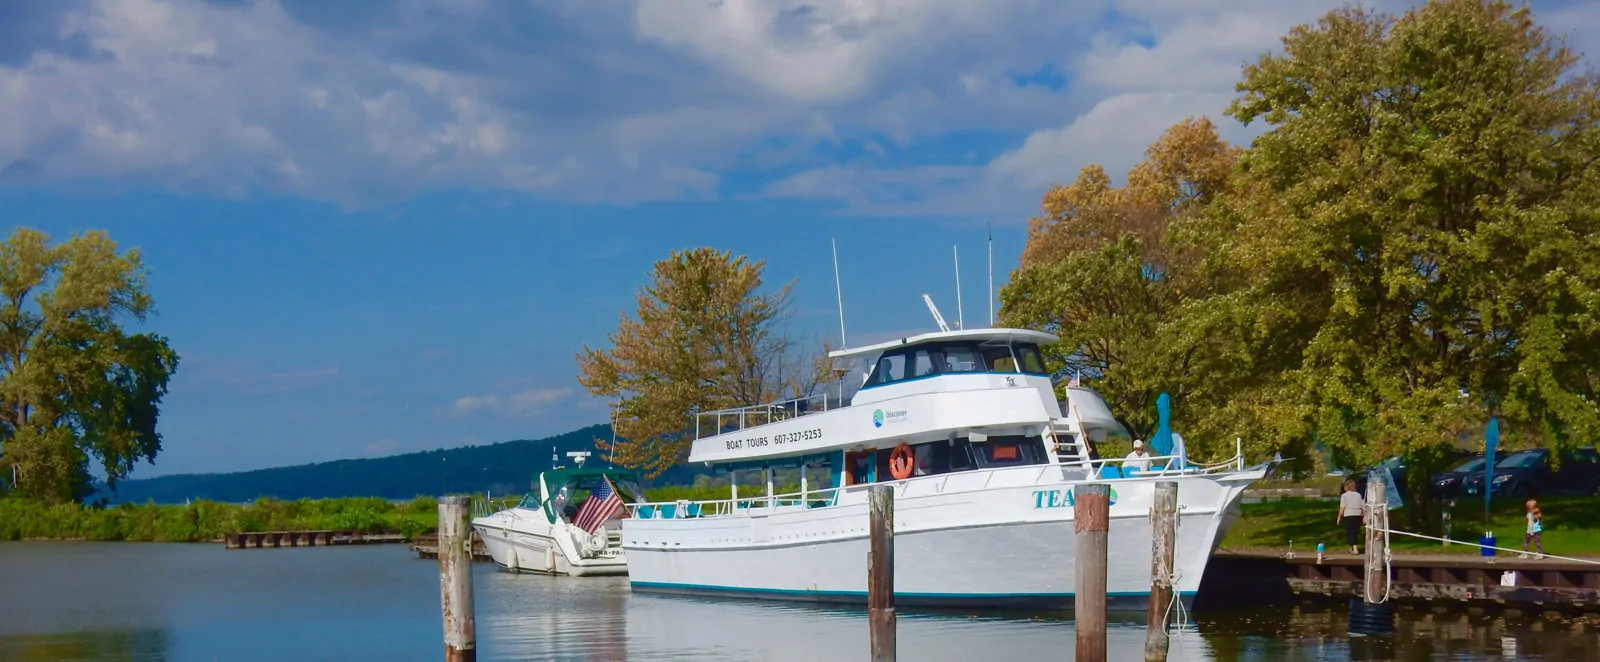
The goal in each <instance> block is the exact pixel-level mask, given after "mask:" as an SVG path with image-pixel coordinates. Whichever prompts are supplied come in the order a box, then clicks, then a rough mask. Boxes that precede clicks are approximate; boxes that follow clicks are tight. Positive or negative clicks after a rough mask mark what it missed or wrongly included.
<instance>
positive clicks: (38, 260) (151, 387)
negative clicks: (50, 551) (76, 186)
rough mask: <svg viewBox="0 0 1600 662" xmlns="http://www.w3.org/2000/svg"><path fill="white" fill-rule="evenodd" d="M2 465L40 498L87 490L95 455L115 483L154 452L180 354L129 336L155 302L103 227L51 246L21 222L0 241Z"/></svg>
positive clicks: (133, 253)
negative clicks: (126, 323)
mask: <svg viewBox="0 0 1600 662" xmlns="http://www.w3.org/2000/svg"><path fill="white" fill-rule="evenodd" d="M0 296H3V297H4V300H3V301H0V466H3V467H4V468H5V469H7V471H6V472H5V473H6V474H8V475H12V476H15V485H13V489H14V490H16V491H17V492H19V493H21V494H23V495H25V496H30V497H35V498H40V499H45V500H49V501H66V500H72V499H78V498H82V497H84V496H87V495H88V494H89V493H91V492H92V491H93V488H92V485H91V483H92V480H91V473H90V470H89V463H90V462H91V461H98V462H99V465H100V469H101V471H102V473H104V475H105V479H106V482H107V483H108V484H109V485H110V486H111V487H112V488H113V489H114V488H115V487H116V483H117V481H118V480H120V479H122V478H124V477H126V476H127V475H128V473H129V472H130V471H132V470H133V467H134V465H135V464H136V463H137V462H139V461H140V460H146V461H154V460H155V456H156V454H157V453H158V452H160V450H161V435H160V434H159V433H157V432H156V418H157V416H158V414H159V413H160V411H159V405H160V402H161V398H162V396H164V395H166V392H167V382H168V380H169V379H171V377H172V374H173V372H174V371H175V370H176V369H177V365H178V355H177V354H176V353H174V352H173V351H172V349H171V348H169V347H168V346H167V341H166V339H165V338H162V337H161V336H158V335H154V334H148V333H132V334H130V333H127V332H125V331H124V330H123V329H122V328H121V326H120V325H119V322H120V320H122V319H132V320H134V321H137V322H143V321H144V320H145V318H146V316H147V315H148V314H149V313H150V312H151V311H152V310H153V306H154V302H153V301H152V299H151V298H150V294H149V292H148V291H147V289H146V286H145V269H144V266H143V264H142V263H141V261H140V254H139V251H138V249H129V250H127V251H124V252H120V253H119V252H118V247H117V244H116V243H115V242H113V241H111V239H110V238H108V237H107V236H106V234H105V233H103V232H88V233H85V234H82V235H78V236H74V237H72V238H71V239H68V240H67V241H65V242H61V243H59V244H55V245H51V244H50V239H49V237H47V236H45V235H44V234H43V233H41V232H38V231H36V230H33V229H29V228H21V229H18V230H16V231H14V232H13V233H12V235H11V237H10V238H8V239H6V240H5V241H4V242H0Z"/></svg>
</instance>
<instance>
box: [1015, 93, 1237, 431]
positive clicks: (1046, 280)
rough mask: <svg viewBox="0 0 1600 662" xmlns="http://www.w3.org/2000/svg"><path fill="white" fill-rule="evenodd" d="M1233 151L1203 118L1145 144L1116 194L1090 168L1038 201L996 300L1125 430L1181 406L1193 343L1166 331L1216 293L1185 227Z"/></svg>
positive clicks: (1217, 185)
mask: <svg viewBox="0 0 1600 662" xmlns="http://www.w3.org/2000/svg"><path fill="white" fill-rule="evenodd" d="M1237 158H1238V149H1237V148H1235V147H1232V146H1230V145H1228V144H1227V143H1225V142H1223V141H1222V140H1221V139H1220V138H1219V137H1218V135H1217V131H1216V127H1215V126H1214V125H1213V124H1212V123H1211V122H1210V121H1209V120H1206V119H1203V118H1197V119H1191V120H1187V121H1185V122H1183V123H1180V124H1178V125H1176V126H1174V127H1172V128H1171V129H1168V130H1167V132H1166V133H1165V134H1164V135H1163V136H1162V137H1161V138H1160V139H1159V140H1157V141H1156V143H1155V144H1153V145H1151V147H1150V148H1149V150H1147V152H1146V154H1145V160H1144V162H1142V163H1140V164H1139V165H1137V166H1136V167H1134V168H1133V170H1132V171H1131V172H1129V173H1128V178H1127V184H1126V186H1124V187H1123V188H1115V187H1113V186H1112V185H1111V180H1110V177H1109V176H1108V175H1107V174H1106V172H1105V171H1104V170H1103V169H1102V168H1100V167H1099V166H1096V165H1091V166H1088V167H1086V168H1084V169H1083V171H1082V172H1081V173H1080V174H1079V175H1078V179H1077V181H1075V182H1073V183H1072V184H1071V185H1068V186H1056V187H1053V188H1051V189H1050V191H1049V192H1047V193H1046V194H1045V196H1044V202H1043V205H1042V213H1041V214H1040V215H1039V216H1038V217H1036V218H1034V219H1033V221H1032V222H1031V224H1030V228H1029V233H1028V243H1027V246H1026V248H1025V249H1024V252H1023V256H1022V264H1021V266H1020V267H1019V268H1018V269H1017V271H1016V272H1015V273H1013V274H1012V277H1011V282H1010V283H1009V284H1007V285H1006V286H1005V287H1004V288H1003V289H1002V290H1001V293H1000V296H1001V302H1002V305H1001V314H1002V318H1003V319H1004V321H1005V322H1006V323H1007V324H1010V325H1023V326H1030V327H1037V328H1043V329H1046V330H1049V331H1051V332H1053V333H1056V334H1058V335H1060V336H1061V338H1062V342H1061V343H1059V344H1058V345H1056V346H1055V347H1053V348H1051V349H1050V350H1049V355H1048V358H1049V359H1050V360H1051V362H1052V363H1053V364H1054V365H1057V366H1061V367H1063V368H1064V369H1066V370H1068V371H1070V372H1082V373H1087V374H1088V375H1089V376H1091V377H1094V378H1097V379H1098V381H1097V382H1096V387H1097V388H1098V389H1099V390H1100V392H1101V394H1102V395H1104V396H1105V397H1106V398H1107V400H1108V402H1109V403H1110V404H1111V405H1112V407H1113V409H1114V411H1116V412H1118V414H1119V417H1120V418H1121V420H1122V421H1123V424H1124V425H1126V426H1127V427H1128V428H1129V430H1130V432H1132V433H1133V434H1135V435H1144V434H1146V433H1148V432H1149V431H1151V430H1153V428H1154V425H1155V400H1156V397H1157V396H1158V395H1160V393H1161V392H1162V391H1164V390H1168V391H1175V393H1174V395H1175V396H1177V398H1178V399H1181V397H1182V385H1183V384H1185V383H1187V382H1188V381H1189V379H1190V374H1191V372H1192V367H1194V366H1193V365H1192V362H1193V361H1194V359H1195V358H1196V352H1197V351H1198V349H1199V345H1200V344H1201V343H1200V342H1198V341H1196V340H1184V339H1182V338H1180V337H1179V336H1178V334H1176V333H1175V332H1174V331H1175V330H1174V329H1173V327H1172V326H1171V322H1172V321H1173V320H1174V319H1176V318H1178V317H1179V315H1180V311H1181V310H1182V309H1183V308H1184V307H1185V306H1187V305H1189V304H1190V303H1191V302H1192V301H1195V300H1196V299H1198V298H1202V297H1203V296H1204V295H1206V294H1207V293H1209V292H1211V291H1213V289H1214V281H1215V280H1216V274H1214V273H1212V272H1211V270H1210V269H1209V268H1208V267H1207V265H1206V264H1205V261H1204V256H1205V253H1206V250H1207V247H1206V246H1203V245H1201V244H1197V243H1195V242H1194V239H1195V237H1194V236H1193V233H1190V232H1187V226H1188V225H1190V224H1192V223H1194V222H1195V219H1196V217H1197V214H1199V213H1200V212H1201V211H1203V210H1204V209H1205V208H1206V206H1207V205H1208V204H1210V202H1211V201H1212V200H1213V199H1215V198H1216V196H1218V195H1220V194H1222V193H1224V192H1225V191H1226V190H1227V188H1228V183H1229V173H1230V172H1231V171H1232V169H1233V164H1234V161H1235V160H1236V159H1237Z"/></svg>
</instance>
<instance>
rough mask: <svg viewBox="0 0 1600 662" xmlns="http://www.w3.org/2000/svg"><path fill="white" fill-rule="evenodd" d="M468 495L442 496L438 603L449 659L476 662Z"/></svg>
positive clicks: (476, 650) (440, 503)
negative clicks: (467, 525) (468, 535)
mask: <svg viewBox="0 0 1600 662" xmlns="http://www.w3.org/2000/svg"><path fill="white" fill-rule="evenodd" d="M467 502H468V499H467V497H464V496H446V497H439V602H440V606H441V608H442V611H443V614H444V649H445V658H444V659H445V661H446V662H476V660H477V659H478V643H477V633H476V632H475V627H474V625H473V605H472V553H471V551H470V550H469V549H468V548H467V545H468V544H469V543H468V538H467V535H466V531H465V529H466V520H467Z"/></svg>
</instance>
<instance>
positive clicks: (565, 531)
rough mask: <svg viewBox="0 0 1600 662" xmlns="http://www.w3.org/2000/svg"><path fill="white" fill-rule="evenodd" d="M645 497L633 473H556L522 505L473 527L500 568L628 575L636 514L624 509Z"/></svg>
mask: <svg viewBox="0 0 1600 662" xmlns="http://www.w3.org/2000/svg"><path fill="white" fill-rule="evenodd" d="M641 496H642V492H640V491H639V488H638V486H637V482H636V478H635V475H634V473H633V472H631V471H627V470H624V469H613V468H587V469H586V468H583V467H582V466H581V465H580V466H579V467H575V468H555V469H551V470H549V471H545V472H542V473H540V474H539V476H538V478H537V479H536V480H535V481H534V484H533V489H532V490H530V491H529V492H528V493H527V494H526V495H524V496H523V497H522V500H521V501H520V502H518V503H517V504H516V505H513V506H511V507H508V508H503V509H499V510H496V511H494V512H489V513H483V514H482V515H481V516H478V517H474V518H473V520H472V528H473V529H474V530H475V531H476V532H477V534H478V538H479V540H482V541H483V544H484V546H485V547H487V548H488V550H489V555H490V556H492V557H493V558H494V561H495V563H497V564H499V565H500V567H502V568H505V569H507V570H510V571H513V572H534V573H543V574H551V575H574V576H583V575H621V574H627V572H628V561H627V554H626V553H625V552H624V550H623V549H622V526H621V520H622V519H623V518H624V517H627V516H628V515H629V514H630V513H629V511H628V510H626V509H625V508H623V507H622V504H623V502H626V501H635V500H638V499H639V497H641ZM591 501H593V503H590V502H591ZM613 502H614V503H613Z"/></svg>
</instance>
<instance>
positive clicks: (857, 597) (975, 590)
mask: <svg viewBox="0 0 1600 662" xmlns="http://www.w3.org/2000/svg"><path fill="white" fill-rule="evenodd" d="M1178 480H1179V482H1180V488H1179V494H1180V507H1181V510H1180V512H1181V513H1182V515H1181V516H1180V519H1179V526H1178V539H1177V541H1176V542H1177V545H1176V549H1177V557H1176V567H1175V570H1176V574H1177V582H1176V585H1177V593H1178V595H1179V596H1180V598H1181V599H1182V600H1183V601H1185V602H1188V601H1192V600H1193V598H1194V596H1195V595H1196V593H1197V592H1198V590H1199V586H1200V579H1201V577H1202V575H1204V573H1205V566H1206V562H1207V561H1208V560H1209V559H1210V555H1211V552H1212V550H1213V549H1214V548H1215V546H1216V545H1217V543H1218V542H1220V540H1221V537H1222V535H1223V534H1224V533H1225V526H1226V523H1227V521H1228V520H1229V517H1228V515H1227V513H1228V511H1229V510H1230V508H1229V506H1231V505H1232V503H1233V502H1235V501H1236V500H1237V499H1238V497H1239V495H1240V493H1242V491H1243V487H1244V485H1246V484H1248V482H1249V480H1237V481H1227V480H1224V481H1218V480H1215V479H1213V478H1204V477H1185V478H1180V479H1178ZM1111 484H1112V486H1113V489H1115V490H1117V491H1118V492H1119V493H1120V494H1119V497H1120V498H1119V499H1118V500H1117V501H1116V502H1115V503H1113V505H1112V507H1111V520H1110V531H1109V548H1110V550H1111V551H1110V558H1109V560H1108V563H1107V578H1106V586H1107V603H1108V608H1109V609H1112V610H1117V611H1141V610H1145V609H1147V608H1148V606H1149V596H1150V584H1151V564H1150V555H1151V547H1152V545H1151V529H1150V521H1149V507H1150V503H1151V500H1152V498H1153V494H1154V481H1148V480H1131V481H1111ZM1069 487H1070V486H1069V485H1060V484H1057V485H1055V486H1045V485H1033V486H1027V487H1018V488H1008V489H1001V490H992V491H988V492H983V493H968V494H942V495H934V496H924V497H916V496H911V497H909V498H904V499H902V498H900V497H899V496H898V495H897V498H896V504H895V511H896V513H895V514H896V520H897V521H896V533H895V540H894V554H895V559H894V562H895V563H894V573H895V577H894V581H895V602H896V604H897V606H904V607H925V608H944V607H970V608H1025V609H1052V610H1053V609H1070V608H1071V607H1072V605H1073V601H1074V599H1075V594H1074V588H1075V585H1076V572H1077V570H1076V567H1077V564H1076V561H1077V554H1076V543H1075V540H1076V534H1075V532H1074V522H1073V519H1072V508H1071V507H1068V506H1066V505H1065V504H1064V503H1063V502H1064V501H1065V500H1066V499H1065V497H1063V496H1061V495H1062V493H1063V492H1065V491H1067V490H1065V489H1062V488H1069ZM1185 488H1187V490H1185ZM1052 492H1054V493H1055V495H1056V496H1055V497H1052V496H1051V493H1052ZM913 493H914V491H913ZM1186 497H1187V498H1186ZM1052 502H1054V505H1052ZM1036 505H1037V506H1040V507H1034V506H1036ZM827 511H836V512H832V513H830V512H827ZM719 520H720V521H719ZM740 520H743V521H740ZM763 520H764V521H763ZM985 520H987V521H985ZM997 520H998V521H997ZM866 521H867V512H866V507H865V504H861V505H859V506H850V505H841V506H833V507H829V508H813V509H805V508H797V509H794V510H791V511H789V512H783V511H782V510H781V509H777V510H774V511H772V512H771V513H770V514H768V515H765V516H763V515H762V514H761V513H755V514H754V515H747V516H729V517H722V518H707V519H702V520H695V519H685V520H676V521H670V520H669V521H651V520H641V521H631V520H630V521H628V522H627V523H626V524H625V525H624V544H623V546H624V549H626V550H627V553H628V560H629V565H630V568H629V578H630V583H631V585H632V587H633V590H635V591H638V592H650V593H669V594H694V595H720V596H728V597H741V598H753V599H774V600H788V601H803V602H817V603H846V604H849V603H865V602H866V599H867V592H866V588H867V557H868V544H869V543H868V539H867V537H866ZM741 525H742V527H744V528H747V529H752V530H754V529H760V532H759V533H754V534H751V535H746V536H744V537H743V539H745V540H749V542H743V543H742V544H741V542H740V540H741V537H740V533H741V531H740V530H739V529H740V528H741ZM830 533H831V535H830ZM755 538H765V539H766V542H764V543H756V542H753V540H754V539H755ZM718 540H721V541H725V542H723V543H721V544H718V543H717V542H715V541H718ZM697 543H698V544H697Z"/></svg>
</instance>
